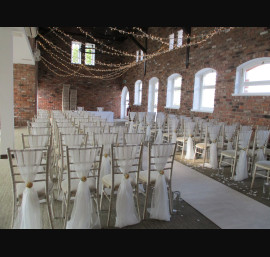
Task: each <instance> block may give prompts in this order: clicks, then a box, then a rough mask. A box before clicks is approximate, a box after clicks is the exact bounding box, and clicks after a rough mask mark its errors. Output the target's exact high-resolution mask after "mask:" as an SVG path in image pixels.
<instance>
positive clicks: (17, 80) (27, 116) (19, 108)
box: [13, 64, 36, 126]
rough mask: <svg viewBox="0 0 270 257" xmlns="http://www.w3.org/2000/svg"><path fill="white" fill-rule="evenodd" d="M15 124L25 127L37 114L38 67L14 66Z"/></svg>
mask: <svg viewBox="0 0 270 257" xmlns="http://www.w3.org/2000/svg"><path fill="white" fill-rule="evenodd" d="M13 73H14V124H15V126H25V125H26V122H27V120H31V119H32V118H33V117H34V115H35V113H36V67H35V65H28V64H14V65H13Z"/></svg>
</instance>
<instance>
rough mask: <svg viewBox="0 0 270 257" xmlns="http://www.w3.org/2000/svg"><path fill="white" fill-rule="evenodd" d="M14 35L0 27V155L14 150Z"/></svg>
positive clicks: (9, 30) (7, 29) (7, 28)
mask: <svg viewBox="0 0 270 257" xmlns="http://www.w3.org/2000/svg"><path fill="white" fill-rule="evenodd" d="M13 83H14V82H13V34H12V29H11V28H9V27H0V114H1V115H0V117H1V146H0V154H1V155H2V154H6V153H7V148H8V147H10V148H14V97H13Z"/></svg>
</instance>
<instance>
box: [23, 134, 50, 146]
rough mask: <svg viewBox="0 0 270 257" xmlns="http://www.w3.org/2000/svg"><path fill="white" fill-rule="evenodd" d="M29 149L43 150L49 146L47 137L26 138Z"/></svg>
mask: <svg viewBox="0 0 270 257" xmlns="http://www.w3.org/2000/svg"><path fill="white" fill-rule="evenodd" d="M28 142H29V146H30V148H39V147H41V148H44V147H46V146H47V145H48V144H49V135H48V136H46V135H38V136H37V135H36V136H31V135H29V136H28Z"/></svg>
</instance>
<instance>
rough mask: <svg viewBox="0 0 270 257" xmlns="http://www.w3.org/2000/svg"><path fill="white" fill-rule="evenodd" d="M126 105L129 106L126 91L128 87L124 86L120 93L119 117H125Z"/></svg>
mask: <svg viewBox="0 0 270 257" xmlns="http://www.w3.org/2000/svg"><path fill="white" fill-rule="evenodd" d="M128 107H129V92H128V88H127V87H124V88H123V89H122V95H121V119H124V118H126V117H127V108H128Z"/></svg>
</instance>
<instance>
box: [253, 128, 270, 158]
mask: <svg viewBox="0 0 270 257" xmlns="http://www.w3.org/2000/svg"><path fill="white" fill-rule="evenodd" d="M269 133H270V131H269V130H258V131H257V134H256V146H257V148H258V149H257V150H256V157H255V162H258V161H264V160H266V158H265V155H264V152H263V147H264V145H265V143H266V140H267V139H268V138H269Z"/></svg>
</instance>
